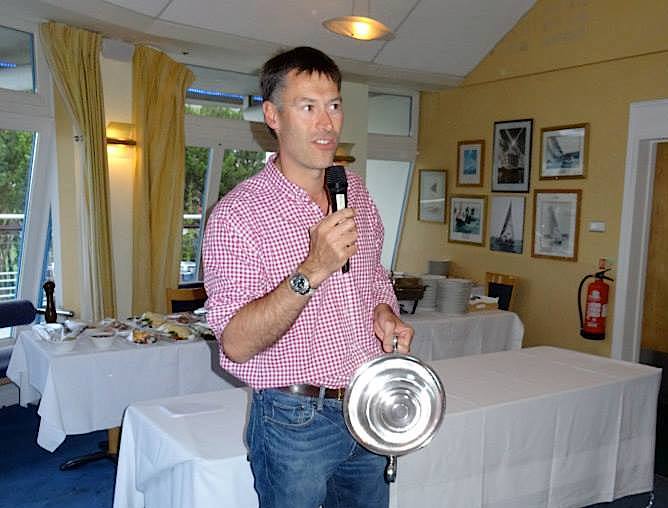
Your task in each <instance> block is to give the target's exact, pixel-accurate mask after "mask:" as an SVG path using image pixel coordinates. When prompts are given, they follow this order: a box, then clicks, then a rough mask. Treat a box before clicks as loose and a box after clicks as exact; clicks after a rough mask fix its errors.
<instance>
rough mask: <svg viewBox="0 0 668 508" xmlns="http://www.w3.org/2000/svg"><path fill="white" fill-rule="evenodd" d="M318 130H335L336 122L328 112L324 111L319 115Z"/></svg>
mask: <svg viewBox="0 0 668 508" xmlns="http://www.w3.org/2000/svg"><path fill="white" fill-rule="evenodd" d="M317 126H318V128H320V129H324V130H326V131H331V130H332V129H334V122H332V117H331V116H330V115H329V112H328V111H327V110H324V111H322V112H321V113H320V114H319V115H318V123H317Z"/></svg>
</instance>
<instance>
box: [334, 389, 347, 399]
mask: <svg viewBox="0 0 668 508" xmlns="http://www.w3.org/2000/svg"><path fill="white" fill-rule="evenodd" d="M345 391H346V390H345V388H337V389H336V400H343V397H344V395H345Z"/></svg>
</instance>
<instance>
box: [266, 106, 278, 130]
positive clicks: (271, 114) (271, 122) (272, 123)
mask: <svg viewBox="0 0 668 508" xmlns="http://www.w3.org/2000/svg"><path fill="white" fill-rule="evenodd" d="M262 112H263V113H264V122H265V123H266V124H267V125H268V126H269V127H271V128H272V129H274V130H275V131H278V130H279V124H280V122H279V121H278V107H276V104H274V103H273V102H271V101H264V102H263V103H262Z"/></svg>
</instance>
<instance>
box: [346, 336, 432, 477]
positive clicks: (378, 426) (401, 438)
mask: <svg viewBox="0 0 668 508" xmlns="http://www.w3.org/2000/svg"><path fill="white" fill-rule="evenodd" d="M444 413H445V390H444V388H443V383H442V382H441V380H440V379H439V377H438V375H437V374H436V372H434V370H433V369H432V368H431V367H429V366H428V365H426V364H425V363H423V362H422V361H421V360H419V359H418V358H416V357H414V356H410V355H405V354H401V353H397V352H396V347H395V352H394V353H390V354H387V355H383V356H381V357H378V358H375V359H373V360H371V361H369V362H367V363H365V364H364V365H362V366H361V367H360V368H359V369H357V371H356V372H355V374H354V375H353V377H352V379H351V381H350V384H349V385H348V388H347V390H346V394H345V398H344V400H343V414H344V417H345V421H346V425H347V426H348V429H349V430H350V433H351V434H352V436H353V437H354V438H355V440H356V441H357V442H358V443H360V444H361V445H362V446H364V447H365V448H367V449H368V450H370V451H372V452H374V453H377V454H379V455H387V456H388V457H389V461H388V467H387V469H386V471H385V476H386V479H387V480H388V481H389V482H391V481H394V479H395V477H396V457H397V456H399V455H404V454H406V453H409V452H412V451H415V450H418V449H419V448H422V447H424V446H426V445H427V444H429V442H430V441H431V440H432V439H433V437H434V435H435V434H436V431H437V430H438V428H439V426H440V425H441V422H442V421H443V415H444Z"/></svg>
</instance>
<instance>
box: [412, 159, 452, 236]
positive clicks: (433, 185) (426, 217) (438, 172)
mask: <svg viewBox="0 0 668 508" xmlns="http://www.w3.org/2000/svg"><path fill="white" fill-rule="evenodd" d="M447 176H448V173H447V171H445V170H444V169H421V170H420V174H419V180H420V185H419V187H418V189H419V193H420V196H419V198H418V199H419V206H418V220H421V221H426V222H440V223H444V222H445V189H446V186H447Z"/></svg>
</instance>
